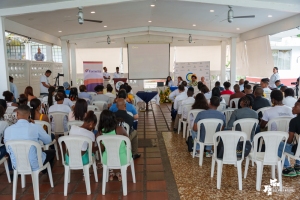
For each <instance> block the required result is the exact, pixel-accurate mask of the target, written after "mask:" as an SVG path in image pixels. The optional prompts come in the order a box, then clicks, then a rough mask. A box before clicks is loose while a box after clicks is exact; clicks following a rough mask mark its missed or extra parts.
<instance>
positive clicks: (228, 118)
mask: <svg viewBox="0 0 300 200" xmlns="http://www.w3.org/2000/svg"><path fill="white" fill-rule="evenodd" d="M235 110H236V109H235V108H227V109H226V110H223V111H222V113H224V115H225V120H226V124H224V125H225V126H226V127H227V124H228V122H229V120H230V117H231V114H232V113H233V111H235Z"/></svg>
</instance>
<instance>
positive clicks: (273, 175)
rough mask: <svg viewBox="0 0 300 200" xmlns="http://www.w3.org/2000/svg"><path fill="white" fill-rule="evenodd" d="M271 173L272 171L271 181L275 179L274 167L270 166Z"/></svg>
mask: <svg viewBox="0 0 300 200" xmlns="http://www.w3.org/2000/svg"><path fill="white" fill-rule="evenodd" d="M271 171H272V179H275V178H276V177H275V165H272V166H271Z"/></svg>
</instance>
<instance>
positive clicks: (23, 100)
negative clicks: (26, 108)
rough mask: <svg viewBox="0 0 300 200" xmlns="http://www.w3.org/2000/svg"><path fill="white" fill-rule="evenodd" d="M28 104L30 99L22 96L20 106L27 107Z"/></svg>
mask: <svg viewBox="0 0 300 200" xmlns="http://www.w3.org/2000/svg"><path fill="white" fill-rule="evenodd" d="M27 104H28V99H27V97H26V96H25V94H20V97H19V105H27Z"/></svg>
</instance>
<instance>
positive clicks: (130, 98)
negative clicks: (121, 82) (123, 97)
mask: <svg viewBox="0 0 300 200" xmlns="http://www.w3.org/2000/svg"><path fill="white" fill-rule="evenodd" d="M131 90H132V87H131V86H130V85H127V86H126V93H127V99H128V100H129V101H128V102H129V103H133V102H134V96H133V95H132V94H131Z"/></svg>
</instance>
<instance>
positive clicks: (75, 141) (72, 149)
mask: <svg viewBox="0 0 300 200" xmlns="http://www.w3.org/2000/svg"><path fill="white" fill-rule="evenodd" d="M62 142H64V143H65V145H66V150H67V152H68V156H69V167H70V168H74V169H76V168H77V169H80V168H82V167H83V163H82V155H81V148H82V145H83V144H84V143H87V144H88V149H87V151H88V155H89V164H92V163H93V159H92V140H91V139H90V138H88V137H85V136H77V135H76V136H70V135H69V136H62V137H59V138H58V143H59V147H60V152H61V157H62V164H63V165H65V156H64V151H63V148H62Z"/></svg>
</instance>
